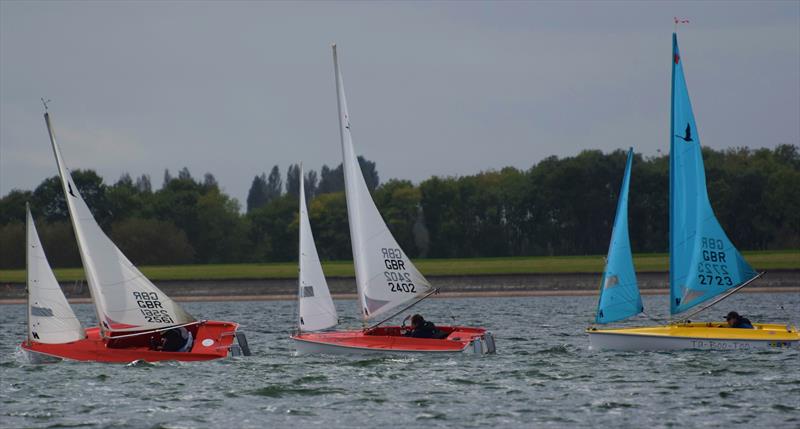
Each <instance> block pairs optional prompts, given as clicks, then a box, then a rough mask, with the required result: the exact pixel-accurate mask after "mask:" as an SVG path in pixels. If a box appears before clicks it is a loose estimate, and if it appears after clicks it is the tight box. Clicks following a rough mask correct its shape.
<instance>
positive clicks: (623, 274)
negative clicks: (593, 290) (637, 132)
mask: <svg viewBox="0 0 800 429" xmlns="http://www.w3.org/2000/svg"><path fill="white" fill-rule="evenodd" d="M632 163H633V148H631V149H630V150H629V151H628V161H627V162H626V163H625V175H624V176H623V178H622V186H621V187H620V190H619V200H618V201H617V215H616V218H614V229H613V230H612V231H611V243H610V244H609V245H608V258H607V259H606V268H605V270H604V271H603V281H602V283H601V284H600V300H599V302H598V303H597V315H596V316H595V322H596V323H610V322H616V321H618V320H622V319H627V318H628V317H631V316H633V315H636V314H639V313H641V312H642V311H644V307H643V306H642V297H641V295H640V294H639V287H638V286H637V284H636V272H635V271H634V268H633V255H632V254H631V241H630V238H629V237H628V188H629V187H630V181H631V164H632Z"/></svg>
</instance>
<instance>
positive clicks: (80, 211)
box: [21, 106, 249, 362]
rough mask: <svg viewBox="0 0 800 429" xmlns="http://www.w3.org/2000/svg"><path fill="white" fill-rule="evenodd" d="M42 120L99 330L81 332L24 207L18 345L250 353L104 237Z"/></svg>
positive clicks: (160, 356)
mask: <svg viewBox="0 0 800 429" xmlns="http://www.w3.org/2000/svg"><path fill="white" fill-rule="evenodd" d="M45 107H46V106H45ZM44 117H45V122H46V123H47V129H48V132H49V134H50V142H51V144H52V146H53V153H54V154H55V158H56V163H57V165H58V171H59V175H60V177H61V184H62V186H63V189H64V198H65V200H66V203H67V208H68V210H69V216H70V219H71V221H72V227H73V229H74V231H75V237H76V238H77V241H78V249H79V250H80V254H81V260H82V261H83V267H84V272H85V274H86V280H87V283H88V284H89V291H90V293H91V295H92V301H93V303H94V306H95V311H96V314H97V320H98V321H99V326H97V327H92V328H89V329H86V330H84V329H83V327H82V326H81V324H80V322H79V321H78V320H77V318H76V317H75V314H74V312H73V311H72V309H71V308H70V306H69V303H68V302H67V300H66V298H65V297H64V294H63V292H62V291H61V288H60V286H59V284H58V282H57V281H56V279H55V276H54V275H53V271H52V269H51V268H50V265H49V264H48V262H47V258H46V257H45V254H44V251H43V249H42V246H41V243H40V241H39V237H38V234H37V233H36V227H35V225H34V223H33V218H32V216H31V214H30V210H28V220H27V221H28V237H27V260H28V261H27V263H28V281H27V285H28V337H27V339H26V340H25V341H24V342H23V343H22V345H21V347H22V350H24V351H25V352H26V353H27V355H28V356H29V358H30V360H31V361H34V362H37V361H50V360H52V359H53V358H57V359H71V360H79V361H96V362H131V361H137V360H144V361H147V362H156V361H164V360H179V361H198V360H211V359H219V358H223V357H226V356H228V355H229V354H239V353H240V354H244V355H249V349H248V346H247V341H246V339H245V337H244V334H243V333H241V332H237V328H238V327H239V325H238V324H237V323H233V322H220V321H208V320H196V319H195V318H194V317H192V316H191V315H190V314H189V313H187V312H186V311H185V310H184V309H183V308H181V307H180V306H179V305H178V304H177V303H176V302H174V301H173V300H172V299H170V298H169V297H168V296H167V295H166V294H164V292H162V291H161V290H160V289H158V287H156V286H155V285H154V284H153V283H152V282H151V281H150V280H148V279H147V277H145V276H144V274H142V272H141V271H139V269H137V268H136V266H134V265H133V264H132V263H131V262H130V261H129V260H128V258H127V257H126V256H125V255H124V254H123V253H122V252H121V251H120V250H119V248H117V246H116V245H115V244H114V243H113V242H112V241H111V240H110V239H109V238H108V236H106V234H105V232H103V230H102V229H101V228H100V226H99V225H98V224H97V222H96V221H95V219H94V217H93V216H92V213H91V211H89V207H88V206H87V205H86V202H85V201H84V200H83V197H82V196H81V194H80V192H79V190H78V187H77V186H76V185H75V183H74V182H73V180H72V176H71V175H70V173H69V170H67V168H66V166H65V164H64V161H63V158H62V156H61V150H60V149H59V147H58V144H57V143H56V139H55V133H54V132H53V128H52V125H51V123H50V115H49V114H48V113H47V112H45V114H44ZM234 342H237V343H238V344H234Z"/></svg>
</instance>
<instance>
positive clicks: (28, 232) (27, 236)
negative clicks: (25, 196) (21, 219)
mask: <svg viewBox="0 0 800 429" xmlns="http://www.w3.org/2000/svg"><path fill="white" fill-rule="evenodd" d="M31 222H33V217H32V216H31V205H30V203H28V202H27V201H26V202H25V305H26V306H27V307H28V308H26V309H25V321H26V322H27V324H28V332H27V333H26V336H27V338H28V345H31V286H30V284H31V267H30V265H31V264H30V259H31V239H30V237H31V232H32V231H31Z"/></svg>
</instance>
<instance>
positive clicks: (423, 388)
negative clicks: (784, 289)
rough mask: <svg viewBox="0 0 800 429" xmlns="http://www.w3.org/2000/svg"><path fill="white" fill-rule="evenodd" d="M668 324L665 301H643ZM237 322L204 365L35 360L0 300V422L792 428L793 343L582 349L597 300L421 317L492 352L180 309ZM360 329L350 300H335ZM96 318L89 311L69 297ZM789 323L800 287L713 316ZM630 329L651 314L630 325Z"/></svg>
mask: <svg viewBox="0 0 800 429" xmlns="http://www.w3.org/2000/svg"><path fill="white" fill-rule="evenodd" d="M644 299H645V308H647V309H648V311H649V312H650V315H651V316H653V317H665V313H666V311H667V308H666V307H667V297H666V296H648V297H645V298H644ZM184 305H185V308H186V309H187V310H188V311H189V312H190V313H192V314H194V315H195V316H196V317H198V318H203V319H218V320H233V321H238V322H240V323H241V324H242V328H243V330H244V331H245V332H246V334H247V337H248V340H249V342H250V347H251V349H252V351H253V356H251V357H237V358H232V359H226V360H221V361H213V362H201V363H174V362H173V363H160V364H135V365H127V366H126V365H111V364H96V363H80V362H62V363H58V364H51V365H29V364H26V363H24V362H23V361H22V359H21V357H20V354H19V352H18V351H17V344H18V343H19V342H20V341H21V340H22V339H23V337H24V332H25V316H24V307H23V306H20V305H14V306H11V305H7V306H0V325H1V326H2V330H0V336H1V337H0V338H2V341H0V344H1V345H0V368H1V370H2V388H1V389H0V426H2V427H12V428H18V427H31V428H56V427H91V428H192V427H198V428H205V427H208V428H220V427H252V428H260V427H303V428H306V427H325V428H330V427H380V426H383V427H520V426H535V427H604V426H608V427H615V426H635V427H672V426H677V427H682V426H706V425H707V426H721V427H731V426H733V427H735V426H742V427H787V428H788V427H795V428H796V427H800V350H798V349H794V350H774V351H772V350H770V351H761V352H732V351H681V352H658V353H656V352H641V353H631V352H627V353H621V352H591V351H589V350H587V345H588V340H587V337H586V335H585V334H584V333H583V329H584V328H585V327H586V326H587V324H588V322H589V321H590V319H591V317H592V314H593V311H594V308H595V305H596V299H595V298H594V297H528V298H485V299H477V298H470V299H433V300H429V301H427V302H425V303H423V304H421V305H420V306H419V308H418V311H419V312H421V313H422V314H424V315H426V316H427V317H428V318H429V319H431V320H432V321H434V322H435V323H442V324H444V323H448V322H451V321H452V317H454V316H455V317H457V320H458V321H459V322H460V323H462V324H468V325H479V326H485V327H487V328H489V329H490V330H492V331H493V332H494V333H495V334H496V338H497V347H498V353H497V355H494V356H474V355H464V356H458V357H450V358H444V357H418V356H415V357H402V356H399V357H383V358H376V357H362V358H356V357H337V356H295V355H294V354H293V349H292V344H291V343H290V341H289V340H288V334H289V331H290V330H291V328H292V327H293V324H294V317H295V316H294V313H295V303H294V302H217V303H186V304H184ZM337 305H338V307H339V311H340V314H341V315H342V316H343V317H342V319H343V322H344V324H345V325H349V326H357V325H358V321H357V319H356V318H355V317H352V315H354V314H355V312H356V307H355V302H354V301H344V302H340V303H338V304H337ZM75 308H76V311H77V313H78V316H79V317H80V318H81V320H83V321H85V323H86V322H90V321H92V320H93V309H92V307H91V306H89V305H76V306H75ZM732 309H735V310H738V311H739V312H740V313H743V314H745V315H746V316H748V317H750V318H751V319H752V320H757V321H761V322H787V321H791V322H794V323H797V322H798V321H800V320H798V319H800V294H739V295H737V296H734V297H732V298H730V299H729V300H727V301H725V302H724V303H722V304H719V306H718V308H716V310H711V311H712V313H711V315H710V316H709V317H711V316H716V318H720V316H721V315H722V314H724V313H726V312H727V311H729V310H732ZM638 323H648V322H646V321H645V320H644V319H639V320H638Z"/></svg>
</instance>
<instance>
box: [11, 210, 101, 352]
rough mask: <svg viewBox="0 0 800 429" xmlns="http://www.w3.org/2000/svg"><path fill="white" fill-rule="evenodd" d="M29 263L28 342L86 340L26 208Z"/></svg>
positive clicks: (52, 342)
mask: <svg viewBox="0 0 800 429" xmlns="http://www.w3.org/2000/svg"><path fill="white" fill-rule="evenodd" d="M25 213H26V219H27V220H26V222H27V237H26V244H27V252H26V253H27V255H26V256H27V263H28V341H36V342H39V343H46V344H63V343H69V342H72V341H78V340H81V339H83V338H85V337H86V332H85V331H84V330H83V327H82V326H81V322H79V321H78V318H77V317H75V313H74V312H73V311H72V308H71V307H70V306H69V303H68V302H67V298H66V297H64V292H62V291H61V286H59V284H58V281H56V277H55V275H53V270H52V269H51V268H50V264H49V263H48V262H47V256H45V254H44V249H42V243H41V241H40V240H39V234H38V233H37V232H36V225H35V224H34V223H33V216H31V211H30V209H29V208H28V207H27V205H26V207H25Z"/></svg>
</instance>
